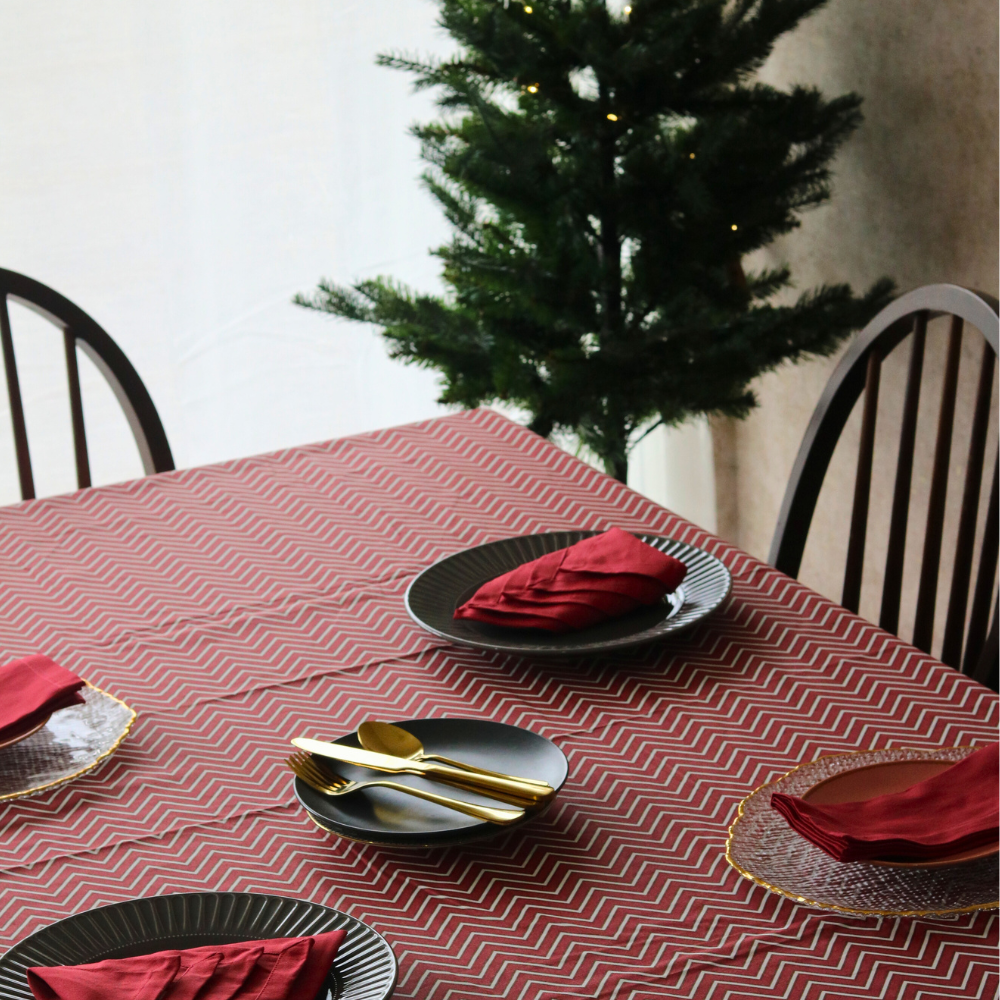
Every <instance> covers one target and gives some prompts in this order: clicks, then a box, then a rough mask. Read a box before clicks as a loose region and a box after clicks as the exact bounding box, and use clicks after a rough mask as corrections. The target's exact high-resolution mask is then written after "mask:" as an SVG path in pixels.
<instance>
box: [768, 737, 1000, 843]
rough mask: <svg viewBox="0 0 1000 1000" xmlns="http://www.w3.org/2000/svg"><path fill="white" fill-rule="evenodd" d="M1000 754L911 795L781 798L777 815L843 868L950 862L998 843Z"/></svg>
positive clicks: (985, 755)
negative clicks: (896, 861)
mask: <svg viewBox="0 0 1000 1000" xmlns="http://www.w3.org/2000/svg"><path fill="white" fill-rule="evenodd" d="M998 751H1000V744H998V743H993V744H991V745H990V746H987V747H983V748H982V749H981V750H977V751H976V752H975V753H972V754H970V755H969V756H968V757H966V758H965V759H964V760H961V761H959V762H958V763H957V764H953V765H952V766H951V767H949V768H946V769H944V770H943V771H942V772H941V773H940V774H937V775H935V776H934V777H933V778H928V779H927V780H926V781H920V782H918V783H917V784H915V785H912V786H911V787H910V788H907V789H906V791H904V792H894V793H893V794H892V795H877V796H875V797H874V798H871V799H867V800H866V801H864V802H840V803H837V804H836V805H823V806H818V805H817V806H814V805H810V804H809V803H808V802H806V801H805V800H804V799H800V798H797V797H796V796H794V795H783V794H781V793H780V792H775V793H774V794H773V795H772V796H771V808H772V809H776V810H777V811H778V812H779V813H781V815H782V816H784V817H785V819H786V820H787V822H788V825H789V826H790V827H791V828H792V829H793V830H795V831H796V832H798V833H800V834H802V836H803V837H805V838H806V840H809V841H811V842H812V843H814V844H815V845H816V846H817V847H818V848H820V849H821V850H823V851H825V852H826V853H827V854H829V855H830V857H832V858H834V859H836V860H837V861H870V860H875V859H884V858H900V859H909V860H914V861H930V860H933V859H934V858H943V857H946V856H948V855H949V854H957V853H958V852H959V851H965V850H969V849H971V848H974V847H983V846H985V845H986V844H990V843H993V842H994V841H996V839H997V836H998V826H997V813H998V810H1000V796H998V791H997V789H998V778H1000V770H998Z"/></svg>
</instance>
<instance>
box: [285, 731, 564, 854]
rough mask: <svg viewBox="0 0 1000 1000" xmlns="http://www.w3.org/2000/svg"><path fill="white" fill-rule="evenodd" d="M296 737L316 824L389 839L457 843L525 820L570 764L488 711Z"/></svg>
mask: <svg viewBox="0 0 1000 1000" xmlns="http://www.w3.org/2000/svg"><path fill="white" fill-rule="evenodd" d="M292 744H293V745H294V746H295V748H296V751H297V752H295V753H293V754H292V755H291V756H290V757H289V758H288V759H287V760H286V764H287V765H288V767H289V769H290V770H291V771H292V772H293V774H294V775H295V778H294V790H295V796H296V798H297V799H298V801H299V803H300V804H301V805H302V807H303V808H304V809H305V811H306V813H307V815H308V816H309V818H310V819H311V820H312V822H313V823H315V824H316V826H318V827H319V828H320V829H322V830H324V831H326V832H329V833H332V834H336V835H337V836H339V837H344V838H347V839H348V840H355V841H360V842H362V843H367V844H376V845H384V846H401V847H407V846H409V847H446V846H455V845H460V844H466V843H471V842H473V841H478V840H484V839H488V838H490V837H495V836H497V835H498V834H500V833H503V832H505V831H507V830H511V829H515V828H518V827H521V826H523V825H525V824H526V823H528V822H530V821H531V820H532V819H534V818H535V817H537V816H538V815H539V814H540V813H542V812H543V811H544V810H545V809H547V808H548V807H549V806H550V805H551V804H552V803H553V801H554V800H555V798H556V795H557V794H558V792H559V791H560V789H561V788H562V786H563V784H564V783H565V781H566V777H567V774H568V771H569V768H568V764H567V761H566V756H565V754H563V752H562V750H560V749H559V747H558V746H556V744H555V743H553V742H552V741H551V740H548V739H546V738H545V737H543V736H539V735H538V734H537V733H533V732H531V731H530V730H527V729H521V728H519V727H517V726H509V725H506V724H504V723H499V722H492V721H490V720H484V719H452V718H439V719H410V720H407V721H403V722H399V723H395V724H392V723H385V722H379V721H376V720H369V721H367V722H364V723H362V724H361V725H360V726H359V727H358V730H357V732H355V733H348V734H346V735H344V736H341V737H339V738H336V739H334V740H320V739H313V738H308V737H296V738H295V739H293V740H292Z"/></svg>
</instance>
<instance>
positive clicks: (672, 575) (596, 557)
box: [455, 528, 687, 632]
mask: <svg viewBox="0 0 1000 1000" xmlns="http://www.w3.org/2000/svg"><path fill="white" fill-rule="evenodd" d="M686 573H687V567H686V566H685V565H684V563H682V562H681V561H680V560H679V559H675V558H674V557H673V556H668V555H666V554H665V553H663V552H660V550H659V549H654V548H653V547H652V546H651V545H647V544H646V543H645V542H640V541H639V539H638V538H636V537H635V535H630V534H629V533H628V532H627V531H622V530H621V529H620V528H612V529H611V530H610V531H605V532H604V533H603V534H600V535H594V536H593V537H591V538H585V539H584V540H583V541H581V542H577V543H576V544H575V545H571V546H570V547H569V548H566V549H560V550H559V551H557V552H549V553H548V554H547V555H544V556H542V557H541V558H539V559H535V560H533V561H532V562H528V563H524V564H523V565H521V566H518V567H517V568H516V569H513V570H511V571H510V572H509V573H504V574H503V576H498V577H496V578H495V579H493V580H489V581H487V582H486V583H484V584H483V585H482V586H481V587H480V588H479V589H478V590H477V591H476V593H475V594H473V596H472V597H471V598H469V600H468V601H466V602H465V603H464V604H462V605H461V606H460V607H458V608H456V609H455V617H456V618H466V619H472V620H474V621H481V622H486V623H488V624H490V625H506V626H508V627H510V628H538V629H544V630H546V631H548V632H568V631H571V630H574V629H581V628H586V627H587V626H589V625H596V624H598V623H600V622H603V621H606V620H608V619H609V618H617V617H618V616H620V615H624V614H628V613H629V612H630V611H635V610H636V609H637V608H639V607H642V606H643V605H648V604H655V603H656V602H657V601H660V600H661V599H662V598H663V596H664V595H665V594H669V593H672V592H673V591H675V590H676V589H677V588H678V587H679V586H680V584H681V581H682V580H683V579H684V576H685V574H686Z"/></svg>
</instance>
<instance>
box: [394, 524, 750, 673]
mask: <svg viewBox="0 0 1000 1000" xmlns="http://www.w3.org/2000/svg"><path fill="white" fill-rule="evenodd" d="M731 588H732V576H731V574H730V572H729V570H728V569H727V568H726V566H725V565H724V564H723V563H722V561H721V560H719V559H718V558H716V557H715V556H713V555H711V554H710V553H708V552H706V551H705V550H704V549H700V548H698V547H697V546H694V545H690V544H688V543H687V542H682V541H679V540H677V539H672V538H667V537H664V536H662V535H654V534H646V533H642V534H632V533H630V532H627V531H624V530H622V529H621V528H611V529H610V530H608V531H603V532H598V531H552V532H545V533H542V534H537V535H521V536H518V537H514V538H506V539H501V540H500V541H496V542H488V543H486V544H484V545H477V546H475V547H474V548H469V549H464V550H462V551H461V552H456V553H454V554H452V555H448V556H445V557H444V558H442V559H439V560H438V561H437V562H435V563H433V564H432V565H431V566H429V567H427V569H425V570H424V571H423V572H421V573H420V574H418V575H417V576H416V577H415V578H414V580H413V582H412V583H411V584H410V586H409V587H408V589H407V591H406V596H405V603H406V610H407V611H408V612H409V614H410V617H411V618H413V620H414V621H416V622H417V624H419V625H420V626H422V627H423V628H425V629H427V630H428V631H429V632H433V633H434V634H435V635H438V636H440V637H442V638H444V639H447V640H448V641H449V642H453V643H455V644H457V645H462V646H472V647H475V648H477V649H482V650H486V651H491V652H508V653H521V654H532V655H540V656H572V655H580V654H587V653H602V652H610V651H613V650H620V649H628V648H631V647H634V646H641V645H644V644H646V643H650V642H655V641H657V640H659V639H663V638H664V637H666V636H670V635H674V634H676V633H678V632H681V631H683V630H685V629H688V628H691V627H692V626H694V625H695V624H696V623H697V622H699V621H701V620H702V619H704V618H705V617H706V616H708V615H710V614H711V613H712V612H713V611H715V610H716V608H718V607H719V606H720V605H721V604H722V602H723V601H724V600H725V599H726V597H727V596H728V595H729V592H730V590H731Z"/></svg>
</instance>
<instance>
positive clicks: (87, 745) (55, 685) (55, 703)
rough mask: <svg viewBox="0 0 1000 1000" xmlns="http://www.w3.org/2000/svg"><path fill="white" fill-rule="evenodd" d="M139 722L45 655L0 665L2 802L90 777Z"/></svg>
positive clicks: (117, 702) (124, 707)
mask: <svg viewBox="0 0 1000 1000" xmlns="http://www.w3.org/2000/svg"><path fill="white" fill-rule="evenodd" d="M135 718H136V713H135V712H134V711H133V710H132V709H131V708H129V706H128V705H126V704H125V702H123V701H121V700H120V699H119V698H116V697H114V695H111V694H108V693H107V692H106V691H102V690H101V689H100V688H98V687H95V686H94V685H93V684H91V683H90V682H89V681H86V680H84V679H83V678H82V677H79V676H77V674H75V673H73V672H72V671H71V670H67V669H66V668H65V667H62V666H60V665H59V664H58V663H56V662H55V661H54V660H52V659H51V658H49V657H48V656H44V655H41V654H33V655H30V656H24V657H20V658H19V659H16V660H12V661H10V662H9V663H6V664H4V665H2V666H0V802H2V801H9V800H13V799H19V798H25V797H27V796H30V795H37V794H39V793H41V792H45V791H49V790H50V789H52V788H56V787H57V786H59V785H62V784H65V783H66V782H68V781H72V780H73V779H75V778H79V777H81V776H82V775H84V774H87V773H89V772H91V771H93V770H94V768H96V767H97V766H98V765H99V764H101V763H102V762H103V761H104V760H106V759H107V758H108V757H109V756H110V755H111V754H112V753H114V751H115V750H117V749H118V747H119V746H120V744H121V742H122V740H124V739H125V737H126V736H127V735H128V733H129V730H130V729H131V727H132V723H133V722H134V721H135Z"/></svg>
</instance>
